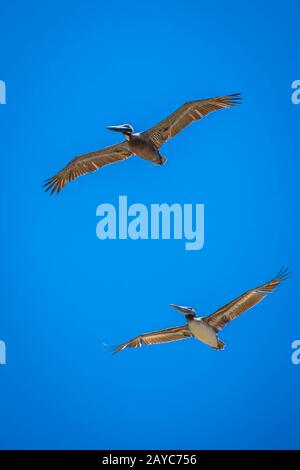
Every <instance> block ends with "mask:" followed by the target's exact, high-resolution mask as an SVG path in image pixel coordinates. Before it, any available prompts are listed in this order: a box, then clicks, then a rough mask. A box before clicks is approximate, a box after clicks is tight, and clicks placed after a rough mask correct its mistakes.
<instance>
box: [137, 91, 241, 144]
mask: <svg viewBox="0 0 300 470" xmlns="http://www.w3.org/2000/svg"><path fill="white" fill-rule="evenodd" d="M239 95H240V94H239V93H235V94H232V95H226V96H219V97H216V98H209V99H205V100H198V101H189V102H188V103H185V104H184V105H183V106H181V107H180V108H178V109H177V110H176V111H175V112H174V113H173V114H170V116H168V117H167V118H166V119H164V120H163V121H161V122H160V123H159V124H157V125H156V126H154V127H152V128H151V129H148V130H147V131H145V132H142V136H143V137H145V138H147V139H149V140H150V141H151V142H152V143H153V144H154V145H155V147H156V148H160V147H161V146H162V144H164V143H165V142H166V141H167V140H169V139H171V138H172V137H174V136H175V135H176V134H178V132H180V131H182V129H184V128H185V127H187V126H188V125H189V124H191V123H192V122H193V121H198V120H199V119H202V118H203V117H204V116H206V115H207V114H209V113H211V112H213V111H218V110H219V109H224V108H230V107H231V106H234V105H236V104H238V103H239V99H240V97H239Z"/></svg>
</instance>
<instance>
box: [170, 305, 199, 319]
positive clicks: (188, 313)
mask: <svg viewBox="0 0 300 470" xmlns="http://www.w3.org/2000/svg"><path fill="white" fill-rule="evenodd" d="M170 306H171V307H173V308H175V310H178V311H179V312H181V313H183V314H184V315H186V316H193V317H195V316H196V310H194V309H193V307H184V306H181V305H175V304H170Z"/></svg>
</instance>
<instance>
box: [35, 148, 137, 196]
mask: <svg viewBox="0 0 300 470" xmlns="http://www.w3.org/2000/svg"><path fill="white" fill-rule="evenodd" d="M131 155H132V152H131V151H130V150H129V147H128V144H127V142H122V143H120V144H117V145H111V146H110V147H105V148H104V149H101V150H98V151H96V152H90V153H86V154H85V155H80V156H79V157H76V158H74V159H73V160H72V161H71V162H70V163H69V164H68V165H67V166H65V167H64V168H63V169H62V170H61V171H60V172H59V173H57V174H56V175H55V176H53V177H52V178H49V179H48V180H46V182H45V184H44V187H45V191H50V193H51V194H53V193H55V192H56V193H59V192H60V191H61V190H62V188H63V187H64V186H65V185H66V184H67V183H69V182H71V181H74V180H75V179H76V178H78V176H81V175H85V174H86V173H92V172H94V171H96V170H98V169H99V168H102V167H103V166H105V165H110V164H111V163H116V162H119V161H121V160H125V159H127V158H129V157H130V156H131Z"/></svg>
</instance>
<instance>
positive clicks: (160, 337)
mask: <svg viewBox="0 0 300 470" xmlns="http://www.w3.org/2000/svg"><path fill="white" fill-rule="evenodd" d="M190 336H192V333H191V332H190V330H189V328H188V326H187V325H184V326H177V327H175V328H167V329H164V330H159V331H153V332H152V333H145V334H143V335H140V336H136V338H133V339H131V340H130V341H127V342H126V343H123V344H120V345H119V346H115V347H113V354H116V353H117V352H120V351H123V349H126V348H140V347H141V346H142V345H143V344H160V343H169V342H171V341H178V340H180V339H186V338H189V337H190Z"/></svg>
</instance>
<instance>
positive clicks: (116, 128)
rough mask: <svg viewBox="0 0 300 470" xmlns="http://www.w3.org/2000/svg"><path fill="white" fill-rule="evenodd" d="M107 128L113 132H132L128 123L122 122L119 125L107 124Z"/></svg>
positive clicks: (128, 133) (126, 133)
mask: <svg viewBox="0 0 300 470" xmlns="http://www.w3.org/2000/svg"><path fill="white" fill-rule="evenodd" d="M107 129H108V130H110V131H114V132H122V134H125V135H131V134H133V127H132V126H131V125H130V124H122V125H121V126H107Z"/></svg>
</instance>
